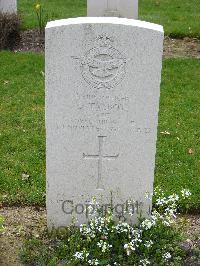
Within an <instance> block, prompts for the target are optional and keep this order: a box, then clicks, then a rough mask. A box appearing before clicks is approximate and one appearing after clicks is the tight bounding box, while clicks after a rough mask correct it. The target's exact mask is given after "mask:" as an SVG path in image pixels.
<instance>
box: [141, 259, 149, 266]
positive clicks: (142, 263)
mask: <svg viewBox="0 0 200 266" xmlns="http://www.w3.org/2000/svg"><path fill="white" fill-rule="evenodd" d="M150 264H151V263H150V261H148V260H147V259H144V260H140V266H146V265H150Z"/></svg>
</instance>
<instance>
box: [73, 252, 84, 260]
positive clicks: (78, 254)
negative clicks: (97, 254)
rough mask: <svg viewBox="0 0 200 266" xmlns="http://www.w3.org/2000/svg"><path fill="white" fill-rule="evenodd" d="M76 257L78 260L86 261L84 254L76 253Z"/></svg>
mask: <svg viewBox="0 0 200 266" xmlns="http://www.w3.org/2000/svg"><path fill="white" fill-rule="evenodd" d="M74 257H75V258H76V259H77V260H84V255H83V252H76V253H75V254H74Z"/></svg>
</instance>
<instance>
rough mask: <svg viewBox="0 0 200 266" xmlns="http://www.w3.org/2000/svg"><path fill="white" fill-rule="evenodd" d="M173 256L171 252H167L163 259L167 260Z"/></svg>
mask: <svg viewBox="0 0 200 266" xmlns="http://www.w3.org/2000/svg"><path fill="white" fill-rule="evenodd" d="M171 257H172V255H171V254H170V253H169V252H166V253H164V254H163V259H164V260H166V261H167V260H169V259H171Z"/></svg>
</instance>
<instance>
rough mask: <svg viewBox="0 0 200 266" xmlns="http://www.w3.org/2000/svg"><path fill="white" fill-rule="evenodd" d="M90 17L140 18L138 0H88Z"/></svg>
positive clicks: (88, 14)
mask: <svg viewBox="0 0 200 266" xmlns="http://www.w3.org/2000/svg"><path fill="white" fill-rule="evenodd" d="M87 16H88V17H122V18H132V19H137V18H138V0H87Z"/></svg>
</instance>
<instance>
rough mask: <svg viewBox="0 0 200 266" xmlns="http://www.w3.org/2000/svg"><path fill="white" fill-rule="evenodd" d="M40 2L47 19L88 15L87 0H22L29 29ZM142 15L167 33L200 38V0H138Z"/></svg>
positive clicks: (35, 22)
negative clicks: (37, 4) (160, 25)
mask: <svg viewBox="0 0 200 266" xmlns="http://www.w3.org/2000/svg"><path fill="white" fill-rule="evenodd" d="M37 2H41V3H42V5H43V7H44V11H45V16H46V15H48V20H54V19H59V18H68V17H78V16H86V2H87V1H86V0H48V1H45V0H41V1H39V0H38V1H37V0H19V1H18V9H19V12H20V14H21V16H22V18H23V19H24V28H26V29H27V28H35V27H37V26H38V23H37V17H36V14H35V11H34V6H35V3H37ZM139 18H140V19H142V20H146V21H150V22H154V23H158V24H162V25H163V26H164V29H165V34H166V35H168V36H172V37H184V36H191V37H199V38H200V26H199V21H200V4H199V0H184V1H183V0H139Z"/></svg>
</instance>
